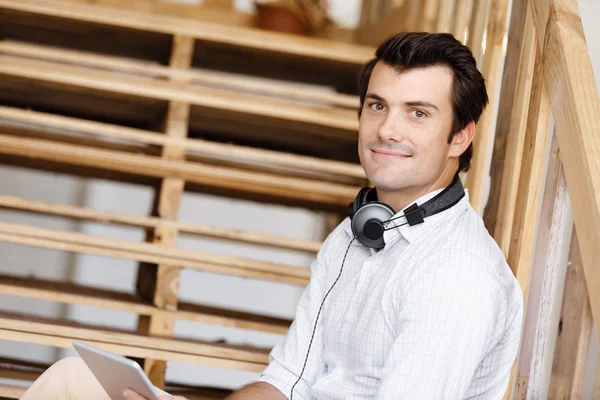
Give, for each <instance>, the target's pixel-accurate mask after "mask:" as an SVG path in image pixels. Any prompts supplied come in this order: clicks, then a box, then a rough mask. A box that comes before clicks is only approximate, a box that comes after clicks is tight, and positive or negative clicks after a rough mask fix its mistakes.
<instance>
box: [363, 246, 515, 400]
mask: <svg viewBox="0 0 600 400" xmlns="http://www.w3.org/2000/svg"><path fill="white" fill-rule="evenodd" d="M484 262H485V261H484V260H482V259H481V258H479V257H478V256H476V255H474V254H472V253H470V252H469V251H467V250H465V251H462V250H457V249H452V250H443V251H440V252H437V253H436V255H435V256H433V257H431V258H429V259H428V260H425V261H424V262H422V263H421V265H419V266H418V267H417V268H415V270H416V271H415V272H413V273H410V274H408V275H409V276H405V277H404V278H403V283H402V286H401V287H400V289H399V290H397V294H396V295H394V297H393V300H392V302H393V306H392V307H391V308H392V310H393V314H392V315H391V316H390V318H389V322H390V324H391V325H392V327H393V328H394V330H395V333H396V336H395V340H394V343H393V345H392V348H391V351H390V353H389V355H388V357H387V359H386V362H385V365H384V369H383V374H382V380H381V386H380V388H379V391H378V393H377V396H376V397H375V399H376V400H387V399H395V400H397V399H423V400H426V399H436V400H438V399H452V400H456V399H462V398H465V394H466V393H467V390H468V388H469V385H470V383H471V379H472V378H473V375H474V373H475V371H476V369H477V368H478V365H479V364H480V363H481V361H482V360H483V358H484V356H485V353H486V352H487V351H488V349H489V348H490V347H491V346H490V343H491V342H492V341H493V340H494V335H495V334H496V332H497V331H495V329H494V326H495V325H496V323H495V321H497V320H498V313H500V312H502V311H501V310H499V308H498V305H499V304H500V303H501V300H499V299H501V298H502V296H505V293H503V289H502V288H501V284H500V283H499V281H498V280H497V279H494V277H493V276H491V275H490V274H493V270H492V268H489V266H488V267H486V268H483V263H484ZM499 301H500V303H499ZM511 366H512V363H510V365H509V366H508V372H510V368H511Z"/></svg>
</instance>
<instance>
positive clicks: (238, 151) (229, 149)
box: [0, 43, 366, 184]
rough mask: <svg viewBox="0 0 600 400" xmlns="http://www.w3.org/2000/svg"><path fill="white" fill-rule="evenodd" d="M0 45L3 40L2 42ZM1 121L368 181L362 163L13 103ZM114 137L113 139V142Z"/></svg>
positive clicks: (282, 169)
mask: <svg viewBox="0 0 600 400" xmlns="http://www.w3.org/2000/svg"><path fill="white" fill-rule="evenodd" d="M0 46H1V43H0ZM0 119H4V121H2V120H0V125H2V124H3V125H9V124H10V123H16V124H22V125H23V126H27V127H29V126H31V125H33V126H35V127H36V128H37V127H39V129H41V130H43V132H41V135H42V137H41V138H43V137H44V136H46V135H47V134H48V133H47V131H48V128H50V129H52V130H61V131H64V132H65V133H77V134H84V135H88V136H92V137H99V138H114V139H119V140H123V141H127V142H134V143H142V144H146V145H158V146H167V145H172V146H178V147H183V148H185V150H186V154H188V155H189V156H190V157H196V158H198V160H199V161H206V162H213V163H214V162H215V161H219V160H223V159H224V158H227V159H229V160H231V161H230V163H231V165H232V166H243V167H245V168H257V167H260V168H262V169H264V170H266V171H268V172H275V171H279V173H281V174H282V175H288V174H289V175H292V176H299V177H312V178H319V179H322V180H331V181H334V182H345V181H348V182H354V183H357V184H365V183H366V177H365V173H364V171H363V169H362V167H361V166H360V165H358V164H351V163H347V162H341V161H333V160H325V159H321V158H316V157H308V156H302V155H298V154H292V153H282V152H278V151H272V150H264V149H259V148H252V147H245V146H239V145H234V144H228V143H216V142H210V141H207V140H201V139H189V138H183V139H182V138H176V137H170V136H165V135H157V134H156V133H155V132H151V131H146V130H142V129H137V128H130V127H125V126H119V125H113V124H107V123H103V122H96V121H88V120H84V119H80V118H72V117H65V116H62V115H55V114H48V113H41V112H38V111H32V110H23V109H18V108H13V107H5V106H0ZM112 142H114V141H111V143H112Z"/></svg>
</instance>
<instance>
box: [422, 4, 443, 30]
mask: <svg viewBox="0 0 600 400" xmlns="http://www.w3.org/2000/svg"><path fill="white" fill-rule="evenodd" d="M439 3H440V0H425V5H424V6H423V22H422V24H423V30H424V31H425V32H435V27H436V25H437V10H438V8H439Z"/></svg>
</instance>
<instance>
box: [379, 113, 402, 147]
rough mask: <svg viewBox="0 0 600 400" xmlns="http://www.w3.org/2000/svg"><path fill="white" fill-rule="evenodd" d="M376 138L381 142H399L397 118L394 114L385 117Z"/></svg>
mask: <svg viewBox="0 0 600 400" xmlns="http://www.w3.org/2000/svg"><path fill="white" fill-rule="evenodd" d="M378 136H379V139H381V141H382V142H399V141H400V140H401V138H400V130H399V124H398V118H397V116H395V115H394V113H388V114H387V115H386V117H385V119H384V120H383V123H382V124H381V126H380V127H379V132H378Z"/></svg>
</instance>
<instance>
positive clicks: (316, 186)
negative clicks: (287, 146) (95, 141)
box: [0, 134, 360, 207]
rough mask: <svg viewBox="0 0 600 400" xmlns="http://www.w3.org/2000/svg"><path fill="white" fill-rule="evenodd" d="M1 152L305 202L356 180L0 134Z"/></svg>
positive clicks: (337, 193)
mask: <svg viewBox="0 0 600 400" xmlns="http://www.w3.org/2000/svg"><path fill="white" fill-rule="evenodd" d="M0 154H6V155H15V156H24V157H30V158H35V159H38V160H46V161H54V162H58V163H63V164H66V165H72V166H78V167H93V168H101V169H103V170H106V171H119V172H124V173H130V174H135V175H138V176H151V177H157V178H165V177H173V178H180V179H183V180H185V181H187V182H192V183H198V184H202V185H207V186H215V187H221V188H227V189H231V190H234V191H248V192H250V193H254V192H258V193H260V194H265V195H269V196H275V197H279V196H282V197H284V198H290V199H301V200H302V201H303V202H304V203H307V202H314V203H317V204H318V203H321V204H323V203H325V204H333V205H336V206H344V207H345V206H347V205H348V204H349V203H350V202H351V201H352V199H353V198H354V197H355V196H356V193H358V190H359V189H360V187H359V186H348V185H340V184H336V183H332V182H319V181H314V180H309V179H304V178H292V177H281V176H279V177H278V176H276V175H272V174H265V173H257V172H251V171H244V170H241V169H234V168H226V167H220V166H209V165H205V164H201V163H191V162H184V161H172V160H164V159H160V158H158V157H153V156H144V155H137V154H131V153H125V152H118V151H108V150H101V149H95V148H89V147H86V146H78V145H71V144H62V143H56V142H52V141H47V140H40V139H27V138H18V137H13V136H9V135H3V134H0Z"/></svg>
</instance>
